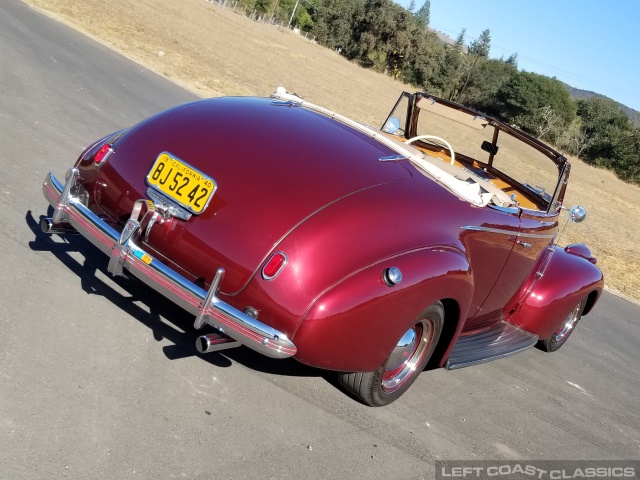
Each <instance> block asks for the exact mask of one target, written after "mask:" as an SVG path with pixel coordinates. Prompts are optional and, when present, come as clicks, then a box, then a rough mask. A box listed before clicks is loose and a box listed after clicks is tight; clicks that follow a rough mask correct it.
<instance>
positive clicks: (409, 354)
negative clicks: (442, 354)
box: [382, 319, 433, 392]
mask: <svg viewBox="0 0 640 480" xmlns="http://www.w3.org/2000/svg"><path fill="white" fill-rule="evenodd" d="M432 334H433V327H432V324H431V321H430V320H429V319H425V320H421V321H420V322H418V323H416V324H415V325H414V326H413V327H411V328H410V329H409V330H407V331H406V332H405V334H404V335H403V336H402V338H400V340H399V341H398V343H397V345H396V346H395V348H394V349H393V351H392V352H391V355H389V360H388V361H387V364H386V366H385V370H384V372H382V388H383V389H384V390H386V391H387V392H392V391H394V390H397V389H398V388H400V386H402V384H403V383H405V382H406V381H407V379H408V378H409V377H410V376H411V375H412V374H413V372H414V371H415V369H416V366H417V365H418V363H420V360H422V358H423V357H424V355H425V354H426V352H427V350H428V349H429V345H430V344H431V337H432Z"/></svg>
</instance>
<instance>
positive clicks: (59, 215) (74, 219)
mask: <svg viewBox="0 0 640 480" xmlns="http://www.w3.org/2000/svg"><path fill="white" fill-rule="evenodd" d="M77 178H78V170H77V169H76V168H72V169H70V174H69V176H68V180H67V182H66V183H65V185H64V186H63V185H62V183H61V182H60V181H59V180H58V179H57V178H56V177H55V176H54V175H53V174H52V173H49V174H48V175H47V177H46V179H45V181H44V184H43V185H42V192H43V194H44V197H45V198H46V199H47V201H48V202H49V204H51V206H53V207H54V208H55V213H54V215H53V218H56V219H57V220H58V221H54V222H52V223H53V226H55V224H57V223H60V222H66V223H68V224H69V225H71V226H72V227H73V228H75V229H76V230H77V231H78V233H80V234H81V235H82V236H84V237H85V238H86V239H87V240H89V241H90V242H91V243H93V244H94V245H95V246H96V247H98V249H100V250H101V251H102V252H103V253H105V254H106V255H108V256H109V259H110V261H109V270H110V271H112V270H113V271H112V273H115V274H123V273H124V270H125V269H126V270H128V271H129V272H130V273H131V274H132V275H133V276H135V277H136V278H138V279H140V280H141V281H142V282H144V283H146V284H147V285H149V286H150V287H151V288H153V289H155V290H157V291H158V292H159V293H161V294H162V295H164V296H165V297H167V298H168V299H169V300H171V301H173V302H174V303H176V304H177V305H179V306H180V307H182V308H184V309H185V310H187V311H188V312H190V313H192V314H193V315H196V317H197V324H198V325H199V326H204V324H205V323H208V324H209V325H211V326H212V327H214V328H216V329H217V330H219V331H221V332H223V333H224V334H225V335H227V336H229V337H231V338H233V339H234V340H237V341H238V342H240V343H242V344H243V345H246V346H247V347H249V348H251V349H252V350H255V351H257V352H259V353H261V354H263V355H265V356H268V357H272V358H287V357H291V356H293V355H295V354H296V351H297V349H296V346H295V345H294V344H293V342H291V340H289V339H288V338H287V336H286V335H285V334H283V333H282V332H280V331H278V330H276V329H274V328H271V327H270V326H268V325H266V324H264V323H262V322H260V321H259V320H256V319H255V318H251V317H250V316H248V315H246V314H245V313H243V312H242V311H240V310H238V309H236V308H235V307H233V306H231V305H229V304H227V303H226V302H224V301H222V300H221V299H219V298H218V297H217V296H216V289H217V285H216V284H215V280H214V282H212V288H210V289H209V291H208V292H207V291H205V290H204V289H202V288H200V287H199V286H197V285H196V284H194V283H193V282H191V281H189V280H187V279H186V278H184V277H183V276H182V275H180V274H179V273H177V272H176V271H174V270H173V269H171V268H169V267H167V266H166V265H165V264H164V263H162V262H160V261H159V260H158V259H156V258H153V257H152V256H151V255H149V254H148V253H146V252H145V251H144V250H143V249H142V248H140V246H138V245H137V244H136V240H137V238H138V236H139V234H140V231H141V230H142V225H141V224H140V223H139V222H138V221H137V219H133V218H130V219H129V220H128V221H127V227H126V228H125V230H123V233H120V232H118V231H116V230H115V229H114V228H113V227H111V226H110V225H108V224H107V223H106V222H104V221H103V220H102V219H101V218H100V217H99V216H98V215H96V214H95V213H93V212H92V211H91V210H89V209H88V208H87V207H85V206H84V205H83V204H82V202H81V201H80V200H79V199H78V198H77V197H75V196H74V195H73V194H72V191H73V187H75V185H76V181H77ZM145 203H146V202H145ZM141 206H143V205H141ZM147 206H148V204H147ZM135 208H136V207H134V210H135ZM132 213H134V212H132ZM138 213H139V212H138ZM138 213H136V216H137V215H138ZM132 217H133V215H132ZM144 218H145V217H143V222H144ZM216 277H217V275H216ZM200 324H201V325H200Z"/></svg>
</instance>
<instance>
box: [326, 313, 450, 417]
mask: <svg viewBox="0 0 640 480" xmlns="http://www.w3.org/2000/svg"><path fill="white" fill-rule="evenodd" d="M443 322H444V307H443V306H442V304H441V303H440V302H437V303H434V304H433V305H431V306H430V307H429V308H427V309H426V310H425V311H423V312H422V313H421V314H420V315H419V316H418V319H417V320H416V322H415V323H414V324H413V325H412V326H411V328H409V330H407V331H406V332H405V333H404V334H403V335H402V337H400V339H399V340H398V342H397V343H396V346H395V347H394V349H393V350H392V351H391V353H390V354H389V356H388V357H387V359H386V360H385V361H384V362H383V363H382V365H380V367H379V368H378V369H377V370H375V371H373V372H356V373H339V374H338V377H339V380H340V384H341V385H342V386H343V387H344V388H345V389H346V390H347V391H348V392H350V393H351V394H353V395H354V396H355V397H356V398H358V399H359V400H361V401H362V402H363V403H366V404H367V405H371V406H372V407H381V406H383V405H388V404H390V403H391V402H394V401H395V400H397V399H398V398H400V396H401V395H402V394H403V393H404V392H406V391H407V389H408V388H409V387H410V386H411V384H412V383H413V382H415V380H416V378H418V375H420V372H422V370H423V369H424V367H425V365H426V364H427V362H428V361H429V359H430V358H431V355H432V354H433V351H434V349H435V348H436V345H437V344H438V340H439V339H440V334H441V333H442V325H443Z"/></svg>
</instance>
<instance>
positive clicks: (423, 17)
mask: <svg viewBox="0 0 640 480" xmlns="http://www.w3.org/2000/svg"><path fill="white" fill-rule="evenodd" d="M409 11H411V10H409ZM413 16H414V17H415V18H416V20H418V23H419V24H420V25H421V26H422V28H424V29H425V30H426V29H427V27H428V26H429V22H430V21H431V0H426V1H425V2H424V3H423V4H422V7H420V9H419V10H418V11H417V12H416V13H414V14H413Z"/></svg>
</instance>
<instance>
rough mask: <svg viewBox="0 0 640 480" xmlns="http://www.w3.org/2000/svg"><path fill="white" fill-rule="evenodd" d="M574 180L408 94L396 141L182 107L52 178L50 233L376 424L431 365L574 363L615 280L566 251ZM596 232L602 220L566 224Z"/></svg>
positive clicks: (303, 113)
mask: <svg viewBox="0 0 640 480" xmlns="http://www.w3.org/2000/svg"><path fill="white" fill-rule="evenodd" d="M569 169H570V165H569V163H568V162H567V160H566V159H565V158H564V157H563V156H562V155H561V154H560V153H558V152H556V151H554V150H553V149H552V148H550V147H549V146H547V145H545V144H543V143H541V142H540V141H538V140H536V139H534V138H532V137H530V136H528V135H526V134H524V133H522V132H520V131H517V130H515V129H514V128H511V127H510V126H508V125H505V124H504V123H501V122H500V121H498V120H496V119H493V118H489V117H487V116H484V115H482V114H481V113H479V112H475V111H472V110H469V109H467V108H465V107H463V106H461V105H457V104H454V103H451V102H448V101H445V100H442V99H439V98H436V97H434V96H429V95H427V94H423V93H416V94H409V93H404V94H403V95H402V96H401V97H400V99H399V100H398V102H397V104H396V105H395V107H394V109H393V111H392V113H391V114H390V115H389V117H388V118H387V119H386V121H385V123H384V124H383V127H382V128H381V129H380V130H377V129H373V128H370V127H366V126H363V125H361V124H359V123H356V122H354V121H352V120H349V119H347V118H345V117H342V116H341V115H338V114H336V113H334V112H331V111H328V110H326V109H324V108H322V107H319V106H316V105H313V104H310V103H308V102H306V101H304V100H303V99H302V98H299V97H298V96H296V95H292V94H289V93H287V92H286V90H285V89H283V88H278V90H277V91H276V92H275V93H274V94H273V95H272V96H271V97H270V98H244V97H240V98H234V97H226V98H215V99H209V100H202V101H198V102H194V103H190V104H187V105H182V106H179V107H176V108H173V109H171V110H168V111H166V112H163V113H160V114H158V115H155V116H154V117H152V118H149V119H147V120H145V121H143V122H141V123H140V124H138V125H135V126H133V127H131V128H128V129H126V130H122V131H120V132H117V133H115V134H111V135H109V136H107V137H105V138H103V139H101V140H99V141H98V142H96V143H94V144H93V145H91V146H90V147H89V148H87V149H86V150H85V151H84V152H83V153H82V154H81V155H80V157H79V158H78V160H77V161H76V163H75V166H74V167H73V168H71V169H69V170H68V171H67V173H66V178H65V180H64V181H63V180H59V179H58V178H56V177H55V176H54V175H53V174H49V175H48V176H47V178H46V180H45V183H44V186H43V191H44V195H45V197H46V199H47V200H48V202H49V203H50V204H51V205H52V206H53V208H54V213H53V215H52V216H51V217H47V218H44V219H43V220H42V223H41V228H42V229H43V231H45V232H48V233H59V234H65V233H72V232H73V233H80V234H82V235H83V236H84V237H86V238H87V239H88V240H90V241H91V242H92V243H93V244H94V245H95V246H96V247H98V248H99V249H100V250H102V251H103V252H104V253H106V254H107V255H108V256H109V267H108V268H109V271H110V272H111V273H112V274H113V275H124V274H125V271H127V272H128V274H129V275H133V276H134V277H137V278H138V279H140V280H142V281H143V282H145V283H146V284H148V285H150V286H151V287H152V288H154V289H155V290H157V291H158V292H159V293H161V294H162V295H165V296H166V297H168V298H169V299H171V300H172V301H174V302H175V303H177V304H178V305H180V306H181V307H183V308H184V309H185V310H186V311H187V312H190V313H191V314H193V315H195V316H196V319H195V327H196V328H198V329H199V328H203V327H205V326H207V325H208V327H207V329H209V331H208V332H207V331H204V332H203V333H204V334H203V335H202V336H201V337H199V338H198V340H197V343H196V347H197V349H198V350H199V351H200V352H210V351H217V350H223V349H226V348H230V347H235V346H239V345H245V346H247V347H249V348H251V349H253V350H255V351H257V352H260V353H262V354H264V355H267V356H269V357H275V358H286V357H294V358H295V359H297V360H298V361H300V362H302V363H305V364H308V365H312V366H315V367H320V368H324V369H330V370H335V371H337V372H339V373H338V375H339V378H340V382H341V384H342V385H343V386H344V388H345V389H346V390H347V391H348V392H350V393H351V394H352V395H354V396H355V397H357V398H358V399H360V400H361V401H362V402H364V403H367V404H369V405H373V406H379V405H385V404H388V403H390V402H392V401H394V400H396V399H397V398H398V397H399V396H400V395H402V394H403V393H404V392H405V391H406V390H407V388H409V386H410V385H411V384H412V383H413V382H414V381H415V379H416V378H417V376H418V375H419V374H420V372H421V371H423V370H424V368H425V366H427V364H429V365H430V366H443V367H445V368H447V369H455V368H459V367H464V366H467V365H472V364H477V363H480V362H485V361H488V360H492V359H496V358H501V357H505V356H507V355H510V354H513V353H516V352H519V351H522V350H524V349H526V348H528V347H531V346H534V345H536V344H538V346H540V347H541V348H542V349H544V350H547V351H554V350H557V349H558V348H560V346H562V345H563V344H564V342H565V341H566V340H567V338H568V337H569V335H570V334H571V332H572V331H573V329H574V327H575V326H576V323H577V322H578V320H579V319H580V317H581V316H582V315H585V314H586V313H588V312H589V311H590V310H591V309H592V308H593V306H594V304H595V303H596V301H597V299H598V297H599V295H600V293H601V291H602V288H603V277H602V273H601V272H600V270H599V269H598V268H597V267H596V266H595V263H596V260H595V258H593V256H592V255H591V253H590V251H589V249H588V248H587V247H586V246H584V245H569V246H567V247H564V248H563V247H561V246H559V245H558V243H557V237H558V235H559V222H560V219H561V212H562V210H563V207H562V201H563V197H564V194H565V190H566V188H567V181H568V178H569ZM568 215H569V218H570V219H571V220H573V221H581V220H583V219H584V217H585V215H586V211H585V210H584V209H583V208H581V207H575V208H573V209H571V210H570V211H569V213H568Z"/></svg>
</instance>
